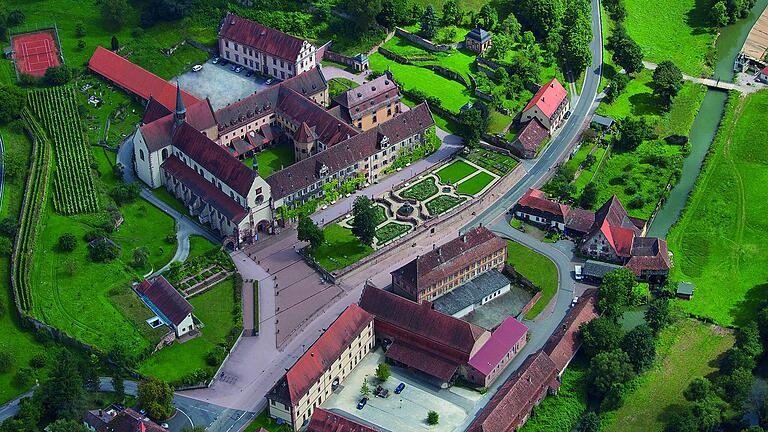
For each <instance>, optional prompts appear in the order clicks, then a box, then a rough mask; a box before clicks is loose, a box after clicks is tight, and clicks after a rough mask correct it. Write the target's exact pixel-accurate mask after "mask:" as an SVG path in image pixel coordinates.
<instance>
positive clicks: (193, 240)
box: [189, 235, 221, 258]
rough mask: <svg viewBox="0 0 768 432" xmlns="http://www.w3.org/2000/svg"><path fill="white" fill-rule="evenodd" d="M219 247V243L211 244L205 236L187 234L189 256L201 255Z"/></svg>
mask: <svg viewBox="0 0 768 432" xmlns="http://www.w3.org/2000/svg"><path fill="white" fill-rule="evenodd" d="M220 247H221V245H217V244H213V243H211V242H210V240H208V239H207V238H205V237H202V236H199V235H193V236H189V258H193V257H198V256H203V255H205V254H207V253H208V252H210V251H212V250H216V249H219V248H220Z"/></svg>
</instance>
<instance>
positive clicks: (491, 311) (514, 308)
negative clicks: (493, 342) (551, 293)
mask: <svg viewBox="0 0 768 432" xmlns="http://www.w3.org/2000/svg"><path fill="white" fill-rule="evenodd" d="M531 298H533V296H532V295H531V294H530V293H529V292H528V291H526V290H524V289H523V288H520V287H519V286H517V285H512V286H511V287H510V290H509V292H508V293H506V294H504V295H502V296H501V297H499V298H496V299H493V300H492V301H490V302H488V303H486V304H484V305H482V306H478V307H477V308H475V310H474V311H472V312H470V313H469V314H467V315H466V316H464V317H462V318H461V319H463V320H464V321H469V322H471V323H472V324H476V325H479V326H480V327H483V328H486V329H488V330H492V329H494V328H496V326H498V325H499V324H501V322H502V321H504V320H505V319H506V318H507V317H509V316H513V317H517V315H519V314H520V312H521V311H522V310H523V307H524V306H525V304H526V303H528V301H529V300H530V299H531Z"/></svg>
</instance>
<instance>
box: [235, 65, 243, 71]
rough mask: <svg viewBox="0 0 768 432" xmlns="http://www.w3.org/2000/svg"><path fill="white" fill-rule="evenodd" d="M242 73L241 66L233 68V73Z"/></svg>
mask: <svg viewBox="0 0 768 432" xmlns="http://www.w3.org/2000/svg"><path fill="white" fill-rule="evenodd" d="M242 71H243V67H242V66H238V67H236V68H235V73H240V72H242Z"/></svg>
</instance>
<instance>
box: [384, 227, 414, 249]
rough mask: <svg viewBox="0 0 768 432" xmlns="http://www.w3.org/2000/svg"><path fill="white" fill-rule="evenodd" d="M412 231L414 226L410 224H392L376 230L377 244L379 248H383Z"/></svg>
mask: <svg viewBox="0 0 768 432" xmlns="http://www.w3.org/2000/svg"><path fill="white" fill-rule="evenodd" d="M411 229H413V226H411V225H409V224H401V223H397V222H390V223H388V224H386V225H384V226H382V227H379V228H378V229H376V242H377V244H378V245H379V246H382V245H384V244H387V243H389V242H391V241H392V240H394V239H395V238H397V237H399V236H401V235H403V234H405V233H407V232H408V231H410V230H411Z"/></svg>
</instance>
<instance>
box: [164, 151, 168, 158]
mask: <svg viewBox="0 0 768 432" xmlns="http://www.w3.org/2000/svg"><path fill="white" fill-rule="evenodd" d="M166 158H168V149H163V160H165V159H166Z"/></svg>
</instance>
